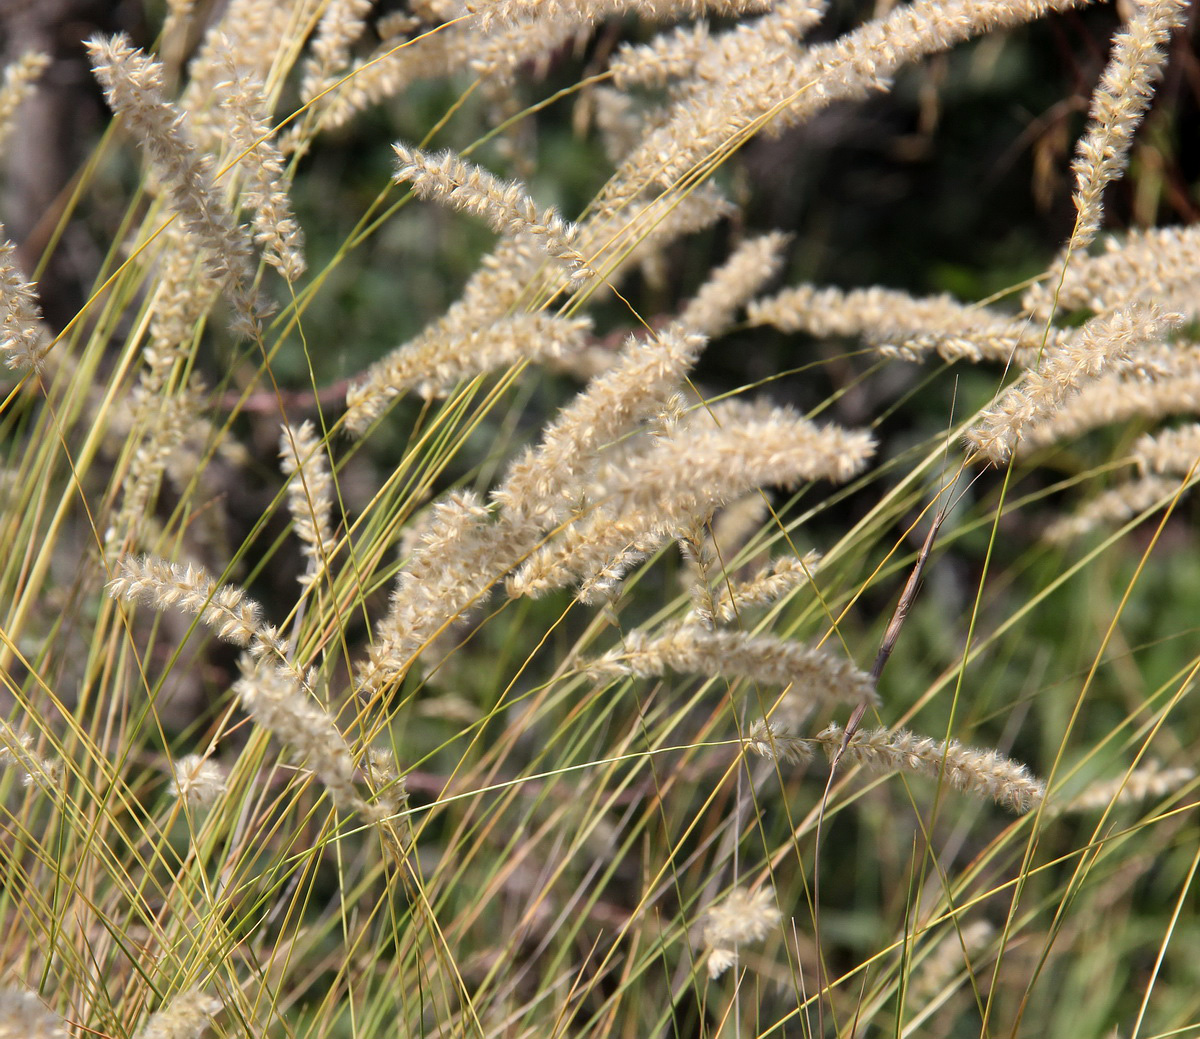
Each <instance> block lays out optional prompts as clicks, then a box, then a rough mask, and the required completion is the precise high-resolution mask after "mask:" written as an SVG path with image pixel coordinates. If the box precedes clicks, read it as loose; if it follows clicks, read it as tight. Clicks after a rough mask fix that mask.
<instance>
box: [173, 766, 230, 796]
mask: <svg viewBox="0 0 1200 1039" xmlns="http://www.w3.org/2000/svg"><path fill="white" fill-rule="evenodd" d="M171 772H172V775H173V777H174V782H173V784H172V785H173V788H174V792H175V796H176V797H177V798H179V799H180V800H181V801H186V802H187V803H188V804H189V805H190V806H192V807H193V808H208V807H210V806H211V805H214V804H216V803H217V801H218V800H219V799H220V798H221V797H222V796H224V794H225V791H226V790H227V789H228V773H227V772H226V770H225V769H224V767H222V766H221V765H219V764H218V763H217V762H215V761H213V760H212V759H211V758H206V757H204V755H202V754H187V755H185V756H184V757H182V758H180V759H179V760H178V761H176V762H173V763H172V765H171Z"/></svg>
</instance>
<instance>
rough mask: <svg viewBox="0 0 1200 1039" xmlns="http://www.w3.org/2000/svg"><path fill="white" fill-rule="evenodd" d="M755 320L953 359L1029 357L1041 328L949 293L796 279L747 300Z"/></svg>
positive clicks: (886, 349) (896, 351)
mask: <svg viewBox="0 0 1200 1039" xmlns="http://www.w3.org/2000/svg"><path fill="white" fill-rule="evenodd" d="M747 317H748V319H749V321H750V323H751V324H754V325H771V326H773V327H774V328H778V329H780V330H781V331H784V332H801V331H803V332H808V333H809V334H810V335H814V336H862V337H863V338H865V339H866V340H868V341H869V342H871V343H873V344H875V345H876V347H877V348H878V349H879V350H880V352H881V353H884V354H885V355H888V356H895V357H901V358H903V359H904V360H920V359H921V358H922V357H923V356H924V355H925V354H926V353H929V352H931V351H936V352H937V353H938V354H939V355H940V356H941V357H943V358H944V359H945V360H948V361H954V360H959V359H966V360H970V361H982V360H993V361H1000V362H1002V363H1005V364H1008V363H1011V362H1013V361H1015V362H1016V363H1018V364H1022V365H1023V364H1029V363H1032V362H1033V361H1034V360H1035V359H1036V357H1037V354H1038V351H1040V350H1041V349H1042V336H1043V332H1044V329H1042V328H1040V327H1036V326H1034V325H1032V324H1031V323H1030V322H1027V321H1013V320H1011V319H1009V318H1006V317H1004V316H1003V315H998V314H996V313H994V312H992V311H989V310H987V309H985V308H983V307H979V306H975V305H972V304H966V303H960V302H958V301H957V300H955V299H953V298H952V297H951V296H949V295H945V294H943V295H940V296H923V297H920V296H910V295H909V294H908V293H906V292H902V291H900V290H897V289H884V288H879V287H874V288H869V289H850V290H843V289H836V288H819V287H817V286H815V285H798V286H795V287H794V288H790V289H784V290H783V291H782V292H780V293H777V294H776V295H774V296H770V297H767V298H764V299H761V300H755V301H753V302H752V303H750V304H749V306H748V307H747Z"/></svg>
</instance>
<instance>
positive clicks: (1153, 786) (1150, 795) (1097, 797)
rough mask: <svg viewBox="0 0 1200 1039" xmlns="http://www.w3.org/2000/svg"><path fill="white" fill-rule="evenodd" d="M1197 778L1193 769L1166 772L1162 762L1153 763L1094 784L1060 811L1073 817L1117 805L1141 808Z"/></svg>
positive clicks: (1184, 768)
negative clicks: (1147, 802)
mask: <svg viewBox="0 0 1200 1039" xmlns="http://www.w3.org/2000/svg"><path fill="white" fill-rule="evenodd" d="M1195 778H1196V770H1195V769H1194V768H1192V767H1191V766H1190V765H1180V766H1177V767H1175V768H1165V767H1164V766H1163V764H1162V763H1161V762H1158V761H1151V762H1150V763H1149V764H1146V765H1142V766H1140V767H1138V768H1135V769H1131V770H1130V771H1128V772H1126V773H1125V774H1124V775H1121V776H1118V777H1117V778H1115V779H1109V780H1104V781H1102V782H1096V783H1092V784H1090V785H1089V786H1088V788H1087V789H1086V790H1084V791H1083V793H1081V794H1080V795H1079V796H1078V797H1073V798H1072V799H1071V800H1070V801H1068V802H1067V803H1066V804H1065V805H1063V806H1062V807H1061V808H1060V809H1058V811H1059V812H1062V813H1069V814H1075V813H1082V812H1099V811H1104V810H1106V809H1107V808H1110V807H1112V806H1114V805H1136V804H1141V803H1142V802H1144V801H1151V800H1154V799H1156V798H1160V797H1165V796H1166V795H1167V794H1173V793H1174V792H1175V791H1177V790H1179V789H1181V788H1182V787H1185V786H1187V785H1188V784H1189V783H1191V782H1192V781H1193V780H1195Z"/></svg>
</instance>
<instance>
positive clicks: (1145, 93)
mask: <svg viewBox="0 0 1200 1039" xmlns="http://www.w3.org/2000/svg"><path fill="white" fill-rule="evenodd" d="M1191 6H1192V4H1191V0H1143V2H1142V3H1138V4H1135V5H1134V6H1133V16H1132V17H1131V18H1130V19H1129V23H1128V25H1127V26H1126V28H1125V31H1124V32H1119V33H1117V35H1116V36H1115V37H1114V39H1113V53H1112V57H1111V58H1110V59H1109V62H1108V65H1107V67H1106V68H1105V70H1104V73H1103V75H1102V76H1101V78H1100V85H1099V86H1098V87H1097V88H1096V90H1095V92H1094V93H1093V94H1092V104H1091V111H1090V113H1089V123H1088V128H1087V131H1086V132H1085V133H1084V135H1083V137H1081V138H1080V140H1079V145H1078V148H1077V153H1076V157H1075V162H1074V163H1073V164H1072V167H1071V169H1072V172H1073V173H1074V174H1075V208H1076V210H1077V213H1078V216H1077V218H1076V223H1075V233H1074V234H1073V235H1072V236H1071V246H1072V247H1073V248H1075V249H1079V248H1083V247H1084V246H1086V245H1088V244H1089V243H1090V242H1091V241H1092V240H1093V239H1094V238H1095V236H1096V232H1097V231H1098V230H1099V228H1100V221H1101V218H1102V217H1103V212H1104V211H1103V208H1102V206H1101V203H1100V198H1101V195H1102V194H1103V192H1104V188H1105V186H1106V185H1108V184H1109V183H1111V182H1112V181H1113V180H1115V179H1116V178H1117V177H1118V176H1120V174H1121V173H1122V171H1123V170H1124V169H1125V165H1126V163H1127V161H1128V154H1129V146H1130V144H1131V143H1132V142H1133V133H1134V131H1135V130H1136V129H1137V126H1138V124H1139V123H1140V122H1141V121H1142V116H1143V115H1145V113H1146V109H1147V108H1148V107H1149V106H1150V99H1151V97H1152V96H1153V94H1154V83H1155V81H1156V80H1157V79H1158V78H1159V76H1161V75H1162V66H1163V64H1164V62H1165V61H1166V44H1167V42H1168V41H1169V40H1170V38H1171V33H1172V32H1173V31H1174V30H1175V29H1178V28H1179V27H1180V26H1181V25H1183V24H1184V22H1185V21H1187V17H1188V12H1189V10H1190V9H1191Z"/></svg>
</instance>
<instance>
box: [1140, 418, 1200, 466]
mask: <svg viewBox="0 0 1200 1039" xmlns="http://www.w3.org/2000/svg"><path fill="white" fill-rule="evenodd" d="M1133 461H1134V463H1135V464H1136V465H1137V467H1138V468H1139V469H1141V471H1142V472H1143V473H1169V474H1173V475H1178V476H1182V475H1184V474H1185V473H1189V472H1191V471H1192V470H1193V469H1194V468H1196V466H1197V464H1200V423H1198V422H1189V423H1188V424H1186V425H1183V426H1180V427H1179V428H1178V429H1167V430H1163V431H1162V432H1161V433H1147V434H1146V435H1145V436H1142V437H1139V438H1138V442H1137V443H1136V444H1134V445H1133Z"/></svg>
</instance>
